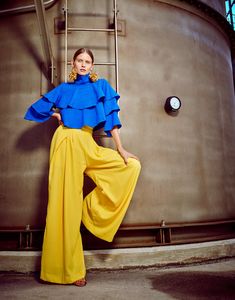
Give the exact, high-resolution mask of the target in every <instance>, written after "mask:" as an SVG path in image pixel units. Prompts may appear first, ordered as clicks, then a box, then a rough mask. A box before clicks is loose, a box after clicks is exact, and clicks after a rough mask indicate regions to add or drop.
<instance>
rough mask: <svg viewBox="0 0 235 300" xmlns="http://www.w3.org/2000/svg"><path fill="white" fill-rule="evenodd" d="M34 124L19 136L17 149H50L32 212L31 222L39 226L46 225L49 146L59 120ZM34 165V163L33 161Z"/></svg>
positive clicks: (41, 168) (36, 165)
mask: <svg viewBox="0 0 235 300" xmlns="http://www.w3.org/2000/svg"><path fill="white" fill-rule="evenodd" d="M25 122H29V121H25ZM31 124H32V126H31V127H30V128H29V129H27V130H26V131H24V132H23V133H22V134H21V136H19V137H18V140H17V142H16V145H15V147H16V149H17V150H20V151H21V152H24V153H27V152H32V151H35V150H37V149H40V148H45V149H47V150H48V160H47V162H46V163H45V165H44V166H43V167H40V170H42V172H41V174H40V177H39V179H38V184H37V186H38V190H37V197H36V199H33V201H34V205H33V207H34V211H33V212H32V216H33V217H32V219H33V221H32V222H31V223H30V224H32V225H33V224H35V225H36V226H37V227H38V226H39V227H40V226H44V224H45V218H46V209H47V199H48V170H49V148H50V142H51V139H52V136H53V134H54V131H55V130H56V128H57V126H58V125H57V122H56V120H54V119H51V120H49V121H47V122H46V123H42V124H37V123H36V125H34V124H35V123H33V122H32V123H31ZM39 164H40V162H36V163H35V168H38V166H39ZM32 166H33V163H32Z"/></svg>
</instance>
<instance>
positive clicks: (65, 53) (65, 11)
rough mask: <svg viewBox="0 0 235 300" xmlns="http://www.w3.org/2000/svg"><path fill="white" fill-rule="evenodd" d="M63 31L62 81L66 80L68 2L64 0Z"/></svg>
mask: <svg viewBox="0 0 235 300" xmlns="http://www.w3.org/2000/svg"><path fill="white" fill-rule="evenodd" d="M64 18H65V31H64V82H67V77H68V74H67V61H68V2H67V0H65V8H64Z"/></svg>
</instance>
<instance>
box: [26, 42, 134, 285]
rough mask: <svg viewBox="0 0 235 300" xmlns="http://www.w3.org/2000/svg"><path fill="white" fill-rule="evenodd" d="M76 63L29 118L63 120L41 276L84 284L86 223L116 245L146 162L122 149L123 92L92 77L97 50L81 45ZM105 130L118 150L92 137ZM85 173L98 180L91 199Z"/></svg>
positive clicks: (53, 157)
mask: <svg viewBox="0 0 235 300" xmlns="http://www.w3.org/2000/svg"><path fill="white" fill-rule="evenodd" d="M72 65H73V69H72V72H71V73H70V78H71V79H73V80H74V82H72V83H62V84H60V85H59V86H58V87H56V88H54V89H53V90H51V91H50V92H48V93H47V94H45V95H44V96H43V97H42V98H41V99H39V100H38V101H37V102H35V103H34V104H32V105H31V106H30V108H29V109H28V111H27V112H26V114H25V119H27V120H33V121H36V122H44V121H46V120H48V119H49V118H50V117H51V116H52V117H55V118H57V119H58V121H59V124H60V126H59V127H58V128H57V130H56V131H55V133H54V136H53V139H52V142H51V148H50V171H49V201H48V208H47V218H46V228H45V233H44V241H43V251H42V262H41V279H42V280H45V281H49V282H55V283H61V284H71V283H72V284H75V285H77V286H84V285H85V284H86V279H85V275H86V268H85V264H84V256H83V248H82V239H81V234H80V224H81V221H82V222H83V223H84V225H85V226H86V228H87V229H88V230H89V231H90V232H92V233H93V234H94V235H95V236H97V237H99V238H101V239H103V240H106V241H109V242H111V241H112V240H113V237H114V235H115V233H116V232H117V230H118V228H119V226H120V224H121V222H122V220H123V218H124V215H125V213H126V210H127V208H128V205H129V203H130V200H131V197H132V194H133V192H134V188H135V185H136V182H137V178H138V176H139V172H140V163H139V161H138V158H137V157H136V156H135V155H133V154H131V153H129V152H128V151H126V150H125V149H124V148H123V146H122V143H121V140H120V137H119V132H118V128H120V127H121V123H120V120H119V118H118V111H119V106H118V104H117V100H118V99H119V95H118V94H117V93H116V92H115V91H114V90H113V88H112V87H111V86H110V85H109V83H108V82H107V81H106V80H105V79H99V80H97V77H96V76H94V75H93V74H91V71H92V68H93V66H94V57H93V54H92V52H91V50H89V49H86V48H81V49H79V50H77V51H76V53H75V54H74V57H73V61H72ZM55 109H56V110H55ZM58 109H59V112H58ZM102 127H103V128H104V131H105V132H106V134H107V135H108V136H112V137H113V140H114V142H115V145H116V148H117V151H115V150H112V149H109V148H104V147H101V146H98V145H97V144H96V143H95V141H94V140H93V137H92V132H93V130H96V129H98V128H102ZM84 173H86V174H87V175H88V176H89V177H90V178H92V180H93V181H94V182H95V184H96V187H95V189H94V190H92V191H91V192H90V193H89V194H88V195H87V196H86V197H85V199H83V174H84Z"/></svg>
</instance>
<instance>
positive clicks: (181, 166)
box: [0, 0, 235, 244]
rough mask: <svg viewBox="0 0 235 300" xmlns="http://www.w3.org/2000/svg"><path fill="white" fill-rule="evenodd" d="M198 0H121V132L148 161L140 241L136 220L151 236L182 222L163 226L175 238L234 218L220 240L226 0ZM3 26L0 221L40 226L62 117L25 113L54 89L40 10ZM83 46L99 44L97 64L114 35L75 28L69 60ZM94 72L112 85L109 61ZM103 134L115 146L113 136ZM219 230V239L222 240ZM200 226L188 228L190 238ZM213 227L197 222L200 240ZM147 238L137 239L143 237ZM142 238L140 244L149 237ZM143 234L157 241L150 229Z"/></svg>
mask: <svg viewBox="0 0 235 300" xmlns="http://www.w3.org/2000/svg"><path fill="white" fill-rule="evenodd" d="M191 2H192V1H178V0H168V1H167V0H166V1H164V0H162V1H160V0H159V1H158V0H155V1H150V0H145V1H144V0H131V1H124V0H119V1H118V8H119V15H118V18H119V19H120V26H122V33H121V35H120V36H119V37H118V47H119V79H120V94H121V100H120V106H121V114H120V117H121V120H122V122H123V128H122V129H121V137H122V140H123V144H124V145H125V147H126V148H127V149H128V150H130V151H131V152H133V153H135V154H136V155H138V156H139V157H140V159H141V162H142V173H141V176H140V179H139V182H138V185H137V188H136V191H135V194H134V197H133V201H132V203H131V205H130V208H129V210H128V213H127V215H126V217H125V219H124V222H123V225H124V228H125V229H126V230H127V231H128V232H129V233H128V234H126V235H128V236H130V237H131V238H130V239H133V236H134V239H136V235H137V233H136V231H135V230H133V231H131V229H136V230H138V232H139V233H138V234H139V235H141V232H142V233H143V236H144V235H146V236H156V235H157V236H158V234H160V242H162V243H164V241H165V240H164V239H163V240H162V236H161V234H162V232H158V227H159V228H160V229H161V227H160V224H161V222H162V220H164V223H165V224H166V225H169V230H170V229H171V227H172V228H173V227H174V224H176V227H175V228H178V229H177V230H178V231H177V230H176V231H167V234H171V235H172V234H173V235H174V234H175V235H176V236H177V232H178V233H179V236H182V235H183V233H184V230H186V229H185V228H186V227H185V226H186V225H187V224H189V225H190V224H191V225H190V226H194V225H195V226H196V225H199V224H204V225H205V226H206V225H208V226H209V225H211V224H213V226H214V225H216V224H217V225H218V224H219V225H218V226H219V227H220V228H222V227H223V226H224V225H221V224H227V225H226V226H227V227H224V230H222V232H221V237H223V236H226V230H227V231H228V233H231V231H233V227H231V226H234V222H233V219H235V156H234V149H235V139H234V136H235V101H234V86H233V70H232V60H231V41H230V39H229V35H228V31H227V29H226V28H228V26H227V27H226V25H225V26H224V24H225V23H226V21H225V19H224V17H223V16H224V14H225V9H224V1H219V0H218V1H194V5H191V4H190V3H191ZM11 3H13V4H12V5H14V1H11ZM68 3H69V12H70V13H71V18H70V22H71V24H72V25H73V26H86V27H101V26H107V23H108V22H109V19H110V18H112V5H111V4H112V3H111V1H105V0H103V1H94V0H93V1H92V0H89V1H79V2H78V1H74V0H71V1H68ZM195 3H196V4H197V5H195ZM15 5H19V1H15ZM62 7H63V1H56V4H55V5H54V6H52V7H51V8H49V9H47V11H46V17H47V23H48V27H49V32H50V38H51V42H52V48H53V53H54V56H55V58H56V61H57V64H58V68H57V72H58V76H59V78H58V80H59V81H63V80H64V77H63V76H64V74H63V68H64V65H63V60H64V59H63V57H64V35H63V32H62V31H60V30H59V29H58V28H57V23H58V20H57V18H60V19H63V13H62ZM75 24H76V25H75ZM1 28H4V30H1V32H0V36H1V39H0V45H1V58H0V59H1V70H0V72H1V76H0V80H1V90H0V92H1V102H0V103H1V104H0V108H1V134H0V141H1V145H2V146H1V183H0V185H1V186H0V188H1V189H0V197H1V201H0V206H1V208H0V227H1V228H2V229H4V228H11V229H14V228H18V227H24V226H25V225H26V224H30V225H31V226H32V227H34V228H43V226H44V223H45V215H46V205H47V171H48V154H49V145H50V139H51V136H52V134H53V131H54V130H55V128H56V126H57V124H56V122H55V120H51V121H49V122H47V123H46V124H33V123H29V122H26V121H24V120H23V115H24V112H25V110H26V109H27V107H28V106H29V105H30V104H31V103H32V102H33V101H35V100H36V99H38V98H39V97H40V94H42V93H43V92H45V91H47V90H48V88H50V86H49V85H48V83H47V80H46V79H45V76H44V73H45V71H44V69H43V55H42V49H41V44H40V38H39V32H38V26H37V19H36V15H35V12H28V13H27V14H25V13H22V14H17V15H16V14H14V15H8V16H5V17H2V18H1ZM228 30H229V29H228ZM82 46H87V47H90V48H92V49H93V51H94V53H95V57H96V61H97V62H98V61H104V60H111V61H112V60H113V59H114V47H113V36H112V35H111V34H104V33H87V32H85V33H72V34H70V35H69V48H68V49H69V56H70V57H72V55H73V52H74V51H75V50H76V49H77V48H79V47H82ZM96 70H97V71H98V72H99V74H100V76H101V77H102V76H104V77H106V78H107V79H109V80H110V82H111V83H112V84H113V85H114V72H113V69H108V68H107V67H96ZM171 95H176V96H178V97H179V98H180V99H181V101H182V107H181V109H180V111H179V113H178V115H177V116H170V115H168V114H167V113H166V112H165V110H164V104H165V100H166V98H167V97H169V96H171ZM101 143H103V144H105V145H108V146H111V141H110V140H107V139H105V138H101ZM230 221H231V224H232V225H231V226H230V225H229V226H230V227H229V226H228V224H230ZM210 222H211V223H210ZM163 225H164V224H163ZM167 228H168V227H167V226H166V227H165V229H167ZM181 228H183V229H182V231H181V232H179V231H180V230H181ZM195 228H196V227H195ZM197 228H199V227H197ZM201 228H202V227H201ZM215 228H218V227H213V228H212V231H215V232H216V233H215V235H214V238H215V237H216V236H217V238H218V236H219V233H218V229H215ZM231 228H232V229H231ZM141 229H142V231H141ZM160 229H159V230H160ZM151 230H153V231H154V232H150V231H151ZM155 230H157V232H156V231H155ZM195 230H196V229H192V230H191V231H190V232H189V233H188V240H190V235H191V236H193V232H195ZM205 230H208V232H209V227H203V229H202V230H201V231H200V230H199V229H198V233H197V234H196V237H197V238H198V239H199V240H200V236H201V237H202V238H205V236H204V234H203V233H202V231H203V232H205ZM186 231H187V230H186ZM196 231H197V230H196ZM123 235H125V234H123ZM121 240H122V238H120V241H121ZM158 240H159V239H158V238H157V241H158ZM179 240H180V238H179ZM181 240H182V239H181ZM139 241H140V244H141V238H139ZM142 241H143V244H144V238H143V239H142ZM146 241H147V242H149V243H150V244H151V243H152V244H154V242H156V240H155V238H154V239H152V237H151V238H146ZM167 241H168V242H169V243H170V242H172V239H171V238H169V237H168V240H167ZM185 241H187V238H186V239H185ZM116 242H117V243H118V238H117V240H116ZM173 242H177V238H176V239H175V240H174V238H173ZM120 243H121V242H120Z"/></svg>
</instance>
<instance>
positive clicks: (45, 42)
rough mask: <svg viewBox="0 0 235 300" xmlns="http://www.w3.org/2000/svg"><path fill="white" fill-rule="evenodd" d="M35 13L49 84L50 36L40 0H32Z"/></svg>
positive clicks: (51, 58)
mask: <svg viewBox="0 0 235 300" xmlns="http://www.w3.org/2000/svg"><path fill="white" fill-rule="evenodd" d="M34 4H35V8H36V13H37V19H38V26H39V31H40V37H41V43H42V51H43V54H44V58H45V66H46V68H47V71H48V75H49V71H50V72H51V74H50V77H51V78H50V79H51V82H53V75H54V73H53V71H54V70H53V67H54V66H53V55H52V48H51V43H50V35H49V31H48V28H47V23H46V16H45V8H44V4H43V1H42V0H34Z"/></svg>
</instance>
